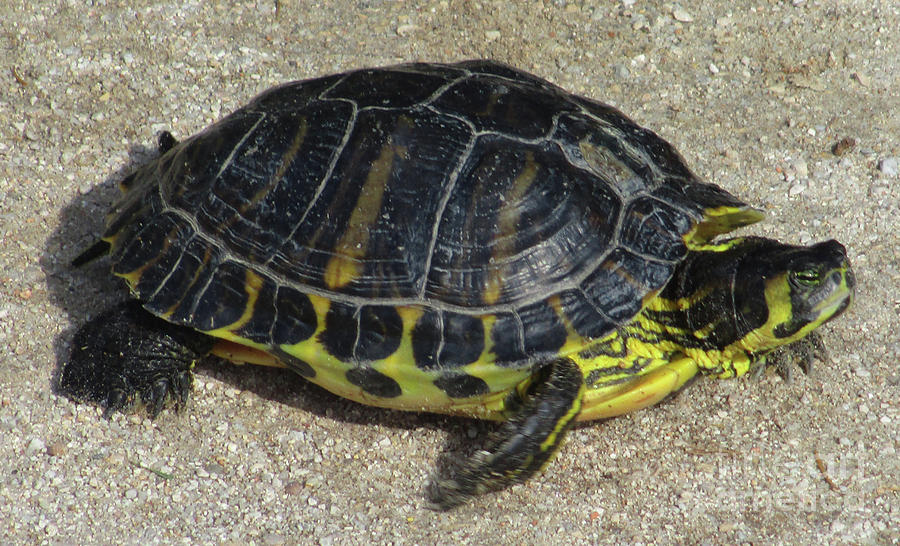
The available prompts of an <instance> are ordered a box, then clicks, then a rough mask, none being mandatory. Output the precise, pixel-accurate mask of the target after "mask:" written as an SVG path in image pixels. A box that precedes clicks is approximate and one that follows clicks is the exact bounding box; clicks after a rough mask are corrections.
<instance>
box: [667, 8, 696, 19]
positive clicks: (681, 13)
mask: <svg viewBox="0 0 900 546" xmlns="http://www.w3.org/2000/svg"><path fill="white" fill-rule="evenodd" d="M672 17H674V18H675V20H676V21H681V22H682V23H690V22H691V21H693V20H694V18H693V17H692V16H691V14H690V13H688V12H687V11H686V10H685V9H684V8H682V7H680V6H679V7H676V8H675V9H674V10H672Z"/></svg>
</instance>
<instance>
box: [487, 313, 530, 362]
mask: <svg viewBox="0 0 900 546" xmlns="http://www.w3.org/2000/svg"><path fill="white" fill-rule="evenodd" d="M491 342H492V343H493V349H492V350H493V352H494V354H495V355H496V357H497V364H498V365H500V366H514V365H516V364H518V363H520V362H522V361H523V360H525V359H527V358H528V355H527V354H526V353H525V349H524V341H523V339H522V323H521V321H520V320H519V318H518V317H517V316H516V315H515V314H513V313H499V314H497V320H495V321H494V325H493V327H492V328H491Z"/></svg>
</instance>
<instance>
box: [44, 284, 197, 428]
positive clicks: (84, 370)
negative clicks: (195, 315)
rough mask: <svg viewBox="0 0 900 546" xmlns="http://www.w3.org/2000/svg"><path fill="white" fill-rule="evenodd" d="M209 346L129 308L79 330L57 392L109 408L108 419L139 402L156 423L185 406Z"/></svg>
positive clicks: (135, 306)
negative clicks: (165, 412) (172, 408)
mask: <svg viewBox="0 0 900 546" xmlns="http://www.w3.org/2000/svg"><path fill="white" fill-rule="evenodd" d="M207 346H210V347H211V342H209V341H208V340H207V339H206V338H205V337H204V336H202V335H201V334H199V333H198V332H195V331H193V330H190V329H188V328H184V327H181V326H176V325H174V324H170V323H168V322H165V321H163V320H161V319H158V318H156V317H154V316H152V315H151V314H150V313H148V312H147V311H145V310H144V309H143V308H142V307H141V305H140V303H138V302H128V303H125V304H123V305H119V306H118V307H115V308H113V309H111V310H110V311H107V312H106V313H104V314H102V315H100V316H99V317H97V318H95V319H94V320H92V321H90V322H88V323H87V324H85V325H84V326H82V327H81V329H80V330H79V331H78V333H77V334H76V335H75V339H74V341H73V348H72V354H71V356H70V358H69V362H68V363H67V364H66V365H65V366H64V367H63V369H62V372H61V374H60V385H59V389H60V391H61V392H63V393H64V394H68V395H70V396H71V397H73V398H75V399H81V400H90V401H94V402H99V403H102V402H105V404H106V409H105V410H104V412H103V415H104V417H107V418H109V417H110V416H111V415H112V414H113V413H115V412H119V411H126V410H127V409H129V408H130V407H131V406H132V405H134V403H135V402H137V401H139V402H141V403H143V404H144V405H145V407H146V408H147V411H148V412H149V414H150V417H151V418H155V417H156V416H158V415H159V414H160V413H161V412H162V410H163V409H165V408H166V406H168V405H170V403H174V405H175V406H177V407H179V408H181V407H184V406H185V405H186V404H187V401H188V397H189V396H190V390H191V385H192V383H193V376H192V373H191V368H193V365H194V363H195V362H196V361H197V359H198V358H200V357H201V356H202V355H203V354H205V353H206V352H208V347H207Z"/></svg>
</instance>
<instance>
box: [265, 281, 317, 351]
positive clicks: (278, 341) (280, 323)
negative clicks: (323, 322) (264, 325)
mask: <svg viewBox="0 0 900 546" xmlns="http://www.w3.org/2000/svg"><path fill="white" fill-rule="evenodd" d="M274 318H275V324H274V325H272V343H273V344H274V345H276V346H277V345H294V344H296V343H300V342H301V341H306V340H307V339H308V338H309V337H310V336H312V335H313V334H314V333H315V331H316V328H317V326H318V321H319V319H318V317H316V310H315V309H314V308H313V305H312V302H310V301H309V296H307V295H306V294H304V293H303V292H300V291H299V290H296V289H294V288H291V287H289V286H279V287H278V297H277V298H276V300H275V317H274ZM271 319H272V317H269V320H271Z"/></svg>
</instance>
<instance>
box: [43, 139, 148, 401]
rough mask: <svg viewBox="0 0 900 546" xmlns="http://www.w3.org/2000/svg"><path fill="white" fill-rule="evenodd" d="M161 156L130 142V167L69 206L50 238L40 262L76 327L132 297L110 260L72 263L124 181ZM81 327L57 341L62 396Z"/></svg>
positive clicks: (54, 380) (52, 297) (50, 289)
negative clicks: (63, 375)
mask: <svg viewBox="0 0 900 546" xmlns="http://www.w3.org/2000/svg"><path fill="white" fill-rule="evenodd" d="M156 155H157V152H156V149H155V148H151V147H148V146H144V145H141V144H134V145H132V146H130V147H129V149H128V159H127V161H126V162H125V164H124V165H122V166H121V167H119V168H118V169H116V170H115V172H113V173H111V174H110V175H108V176H107V177H106V178H105V179H104V180H103V181H102V182H101V183H100V184H98V185H96V186H94V187H93V188H91V190H90V191H88V192H86V193H84V194H79V195H77V196H75V198H73V199H72V200H71V201H70V202H69V203H68V204H66V206H65V207H63V209H62V211H61V212H60V213H59V215H58V220H59V222H58V225H57V228H56V229H55V230H54V231H53V232H52V233H51V234H50V236H49V237H47V239H46V240H45V241H44V248H43V252H42V254H41V257H40V260H39V264H40V267H41V269H42V270H43V272H44V274H45V278H46V279H47V281H46V282H47V295H48V300H49V301H50V303H51V304H53V305H55V306H56V307H59V308H60V309H62V310H63V311H65V313H66V314H68V315H69V317H70V319H71V322H72V323H73V324H75V325H81V324H83V323H84V322H86V321H87V319H88V318H89V317H90V316H93V315H96V314H97V313H99V312H101V311H102V310H103V309H105V308H107V307H111V306H112V305H114V304H115V303H117V302H119V301H122V300H124V299H126V298H127V297H128V290H127V289H126V287H125V285H124V283H122V282H121V281H118V280H117V279H115V278H114V277H113V276H112V275H111V274H110V271H109V264H108V263H107V262H106V261H105V260H103V259H100V260H95V261H93V262H90V263H87V264H85V265H83V266H81V267H80V268H75V267H73V266H72V265H71V262H72V260H73V259H74V258H75V257H76V256H78V255H79V254H80V253H81V252H82V251H84V250H85V249H87V248H88V247H89V246H90V245H91V244H92V243H93V242H94V241H96V240H97V239H98V238H99V237H100V234H101V233H102V231H103V229H104V219H105V217H106V213H107V212H108V211H109V209H110V205H111V204H112V203H113V202H114V201H115V200H116V199H117V198H118V196H119V195H120V193H119V190H118V184H119V182H121V181H122V180H123V179H125V177H126V176H128V175H129V174H131V173H132V172H133V171H134V170H136V169H137V168H138V167H140V166H141V165H142V164H144V163H147V162H148V161H149V160H151V159H152V158H154V157H156ZM76 330H77V328H76V327H69V328H66V329H65V330H63V331H62V332H61V333H60V334H59V335H58V336H57V337H56V339H54V340H53V353H54V355H55V357H56V368H55V369H54V372H53V373H52V374H51V378H50V382H51V390H52V391H53V392H54V393H56V394H59V389H58V386H59V376H60V372H61V370H62V365H63V364H64V363H65V362H66V359H67V358H68V354H69V351H70V350H71V345H72V338H73V337H74V335H75V331H76Z"/></svg>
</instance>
